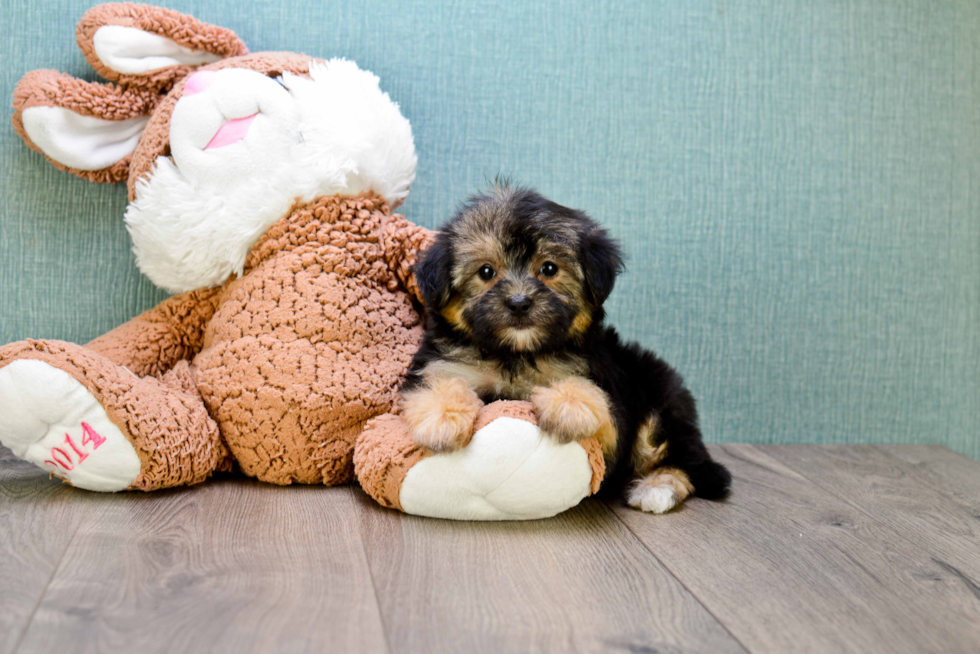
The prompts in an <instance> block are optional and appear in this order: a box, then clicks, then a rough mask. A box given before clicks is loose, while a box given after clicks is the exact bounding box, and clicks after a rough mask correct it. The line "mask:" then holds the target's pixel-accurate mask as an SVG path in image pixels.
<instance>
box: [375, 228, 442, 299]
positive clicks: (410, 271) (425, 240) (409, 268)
mask: <svg viewBox="0 0 980 654" xmlns="http://www.w3.org/2000/svg"><path fill="white" fill-rule="evenodd" d="M381 231H382V234H383V238H384V241H383V242H384V248H385V259H386V261H387V263H388V267H389V268H390V269H391V271H392V272H394V274H395V277H396V278H397V280H398V282H397V283H398V284H400V285H401V286H402V288H404V289H405V290H407V291H408V293H409V294H410V295H411V296H412V297H413V298H415V299H416V300H418V301H419V302H422V294H421V293H420V292H419V287H418V284H417V283H416V282H415V263H416V261H418V258H419V254H421V253H422V252H423V251H424V250H425V249H426V248H427V247H429V246H430V245H432V241H434V240H435V237H436V232H434V231H432V230H430V229H426V228H425V227H420V226H418V225H416V224H414V223H412V222H409V221H408V220H406V219H405V218H404V216H401V215H399V214H394V215H393V216H391V218H390V219H388V220H387V221H385V223H384V224H383V226H382V229H381Z"/></svg>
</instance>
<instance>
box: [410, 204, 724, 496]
mask: <svg viewBox="0 0 980 654" xmlns="http://www.w3.org/2000/svg"><path fill="white" fill-rule="evenodd" d="M621 268H622V257H621V255H620V250H619V247H618V246H617V245H616V243H615V242H614V241H613V240H612V239H611V238H610V237H609V235H608V234H607V233H606V231H605V230H604V229H602V228H601V227H599V226H598V225H597V224H596V223H595V222H594V221H593V220H592V219H590V218H589V217H588V216H586V215H585V214H584V213H582V212H580V211H575V210H572V209H568V208H566V207H563V206H560V205H558V204H555V203H554V202H550V201H549V200H546V199H545V198H543V197H541V196H540V195H538V194H537V193H535V192H533V191H529V190H524V189H517V188H510V187H509V186H506V185H497V186H496V187H494V189H493V190H492V191H491V192H490V193H488V194H486V195H479V196H476V197H473V198H471V199H470V200H469V201H468V202H467V203H466V204H465V205H463V207H462V208H461V209H460V210H459V212H458V213H457V214H456V216H455V217H454V218H453V219H452V220H451V221H450V222H449V223H448V224H447V225H446V226H445V228H444V229H443V230H442V231H441V232H440V233H439V235H438V237H437V238H436V241H435V243H434V244H433V245H432V246H431V247H430V248H429V249H428V250H426V252H425V253H424V254H423V257H422V260H421V261H420V262H419V264H418V266H417V267H416V279H417V281H418V284H419V288H420V289H421V291H422V295H423V297H424V298H425V303H426V320H427V331H426V334H425V338H424V340H423V342H422V346H421V348H420V349H419V351H418V353H417V354H416V355H415V359H414V361H413V362H412V366H411V369H410V371H409V374H408V377H407V378H406V380H405V382H404V384H403V385H402V388H401V393H402V398H401V411H402V414H403V417H404V419H405V421H406V422H407V424H408V425H409V429H410V431H411V434H412V437H413V438H414V440H415V442H416V443H417V444H419V445H421V446H423V447H426V448H429V449H430V450H433V451H440V452H441V451H447V450H453V449H456V448H460V447H463V446H464V445H466V444H467V443H468V442H469V439H470V437H471V436H472V433H473V421H474V418H475V416H476V413H477V411H479V409H480V407H481V406H482V405H483V403H485V402H491V401H493V400H498V399H511V400H530V401H531V402H532V403H533V404H534V408H535V412H536V413H537V416H538V420H539V422H540V425H541V428H542V429H544V430H545V431H546V432H548V433H549V434H551V435H552V436H553V437H554V438H557V439H558V440H559V441H561V442H571V441H575V440H579V439H583V438H587V437H589V436H597V437H598V438H599V441H600V442H601V443H602V446H603V451H604V453H605V456H606V463H607V474H606V478H605V480H604V481H603V490H604V491H607V492H610V491H611V492H620V491H622V489H623V487H624V486H625V485H626V484H627V483H629V482H631V481H632V482H633V483H632V485H631V486H630V488H629V490H628V493H627V500H628V501H629V503H630V504H631V505H632V506H635V507H637V508H640V509H643V510H644V511H650V512H653V513H663V512H665V511H669V510H670V509H671V508H673V507H674V506H676V505H677V504H679V503H680V502H682V501H683V500H684V499H685V498H687V497H688V496H689V495H691V494H694V495H698V496H700V497H706V498H719V497H722V496H723V495H724V494H725V493H726V492H727V491H728V486H729V483H730V480H731V477H730V475H729V474H728V471H727V470H726V469H725V468H724V467H722V466H721V465H720V464H718V463H716V462H715V461H712V460H711V457H710V456H709V454H708V452H707V450H706V449H705V447H704V444H703V443H702V441H701V432H700V431H699V430H698V419H697V412H696V410H695V405H694V398H693V397H692V396H691V393H690V392H689V391H688V390H687V389H686V388H685V387H684V383H683V381H682V379H681V377H680V375H678V374H677V373H676V372H675V371H674V370H673V368H671V367H670V366H669V365H668V364H667V363H665V362H664V361H662V360H661V359H659V358H657V357H656V356H655V355H654V354H653V353H652V352H648V351H646V350H643V349H642V348H641V347H640V346H639V345H636V344H634V343H623V342H622V341H620V338H619V335H618V334H617V333H616V330H615V329H613V328H612V327H607V326H605V325H604V324H603V309H602V304H603V302H604V301H605V300H606V298H607V297H608V296H609V293H610V292H611V291H612V289H613V283H614V282H615V280H616V275H617V274H618V273H619V272H620V270H621Z"/></svg>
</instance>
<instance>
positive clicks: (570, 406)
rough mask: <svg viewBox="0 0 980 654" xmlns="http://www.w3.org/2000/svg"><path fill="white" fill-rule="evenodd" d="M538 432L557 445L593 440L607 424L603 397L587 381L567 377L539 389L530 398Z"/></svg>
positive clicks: (599, 391) (606, 412) (596, 387)
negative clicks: (542, 431) (555, 440)
mask: <svg viewBox="0 0 980 654" xmlns="http://www.w3.org/2000/svg"><path fill="white" fill-rule="evenodd" d="M531 403H532V404H533V405H534V412H535V413H536V414H537V416H538V423H539V424H540V425H541V429H543V430H544V431H545V432H547V433H549V434H551V435H552V436H553V437H555V438H556V439H557V440H558V442H559V443H572V442H574V441H580V440H582V439H585V438H589V437H590V436H595V435H596V432H598V431H599V429H600V427H602V426H603V424H604V423H605V422H608V415H609V408H608V405H607V402H606V397H605V395H604V394H603V392H602V391H601V390H600V389H599V387H598V386H596V385H595V384H593V383H592V382H590V381H589V380H587V379H582V378H579V377H569V378H567V379H563V380H561V381H558V382H555V383H554V384H552V385H551V386H549V387H548V388H545V387H543V386H539V387H538V388H535V389H534V393H533V394H532V395H531Z"/></svg>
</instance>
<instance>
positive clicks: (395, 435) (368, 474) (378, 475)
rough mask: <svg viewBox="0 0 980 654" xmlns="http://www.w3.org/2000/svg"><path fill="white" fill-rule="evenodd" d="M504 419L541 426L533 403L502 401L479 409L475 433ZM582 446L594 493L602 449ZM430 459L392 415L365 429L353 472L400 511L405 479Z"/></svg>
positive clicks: (595, 444) (590, 441)
mask: <svg viewBox="0 0 980 654" xmlns="http://www.w3.org/2000/svg"><path fill="white" fill-rule="evenodd" d="M502 417H508V418H516V419H518V420H526V421H528V422H530V423H532V424H535V425H536V424H538V419H537V416H535V415H534V407H532V406H531V403H530V402H514V401H507V400H502V401H499V402H492V403H490V404H488V405H486V406H485V407H483V408H482V409H480V413H479V414H478V415H477V417H476V422H474V424H473V431H479V430H480V429H483V428H484V427H486V426H487V425H489V424H490V423H491V422H493V421H494V420H496V419H497V418H502ZM579 444H580V445H581V446H582V447H583V448H584V449H585V451H586V453H587V454H588V455H589V463H590V464H591V465H592V482H591V484H590V490H591V492H592V493H595V492H597V491H598V490H599V484H601V483H602V478H603V476H604V475H605V474H606V464H605V460H604V459H603V456H602V446H601V445H600V444H599V441H598V439H595V438H587V439H585V440H584V441H581V442H580V443H579ZM427 456H432V455H431V454H430V453H428V452H426V451H424V450H422V449H421V448H419V447H418V446H417V445H415V443H414V442H413V441H412V437H411V436H409V434H408V428H407V427H406V425H405V423H404V422H403V421H402V420H401V418H399V417H398V416H397V415H394V414H392V413H389V414H385V415H383V416H380V417H378V418H375V419H374V420H371V421H370V422H369V423H368V424H367V425H366V426H365V428H364V433H363V434H361V437H360V438H359V439H358V440H357V447H356V448H355V450H354V469H355V471H356V474H357V480H358V482H360V484H361V487H362V488H363V489H364V491H365V492H366V493H367V494H368V495H370V496H371V497H373V498H374V499H375V501H377V502H378V504H380V505H382V506H384V507H387V508H389V509H398V510H399V511H401V510H402V505H401V488H402V482H403V481H405V475H407V474H408V471H409V470H411V469H412V466H414V465H415V464H416V463H418V462H419V461H421V460H422V459H424V458H426V457H427Z"/></svg>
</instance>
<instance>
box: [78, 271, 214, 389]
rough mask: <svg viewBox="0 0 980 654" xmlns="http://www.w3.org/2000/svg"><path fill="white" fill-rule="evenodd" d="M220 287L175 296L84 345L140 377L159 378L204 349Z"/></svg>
mask: <svg viewBox="0 0 980 654" xmlns="http://www.w3.org/2000/svg"><path fill="white" fill-rule="evenodd" d="M220 290H221V289H220V288H211V289H202V290H197V291H191V292H190V293H182V294H180V295H175V296H173V297H171V298H168V299H166V300H164V301H163V302H161V303H160V304H158V305H157V306H155V307H153V308H152V309H150V310H149V311H147V312H145V313H143V314H141V315H139V316H136V317H135V318H133V319H132V320H130V321H129V322H127V323H124V324H122V325H120V326H119V327H116V328H115V329H113V330H112V331H111V332H109V333H107V334H104V335H102V336H100V337H98V338H97V339H95V340H94V341H92V342H91V343H89V344H87V345H86V346H85V347H86V348H87V349H89V350H93V351H95V352H98V353H99V354H101V355H103V356H105V357H107V358H108V359H110V360H111V361H112V362H113V363H115V364H117V365H120V366H125V367H126V368H129V370H130V371H132V372H133V373H134V374H136V375H137V376H139V377H146V376H149V375H152V376H155V377H158V376H160V375H162V374H163V373H165V372H167V371H168V370H170V369H171V368H173V366H174V365H175V364H176V363H177V362H178V361H181V360H184V359H191V358H192V357H193V356H194V355H195V354H197V353H198V352H199V351H200V350H201V347H202V345H203V340H204V328H205V327H206V326H207V324H208V321H209V320H211V317H212V316H213V315H214V312H215V310H216V309H217V306H218V293H219V291H220Z"/></svg>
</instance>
